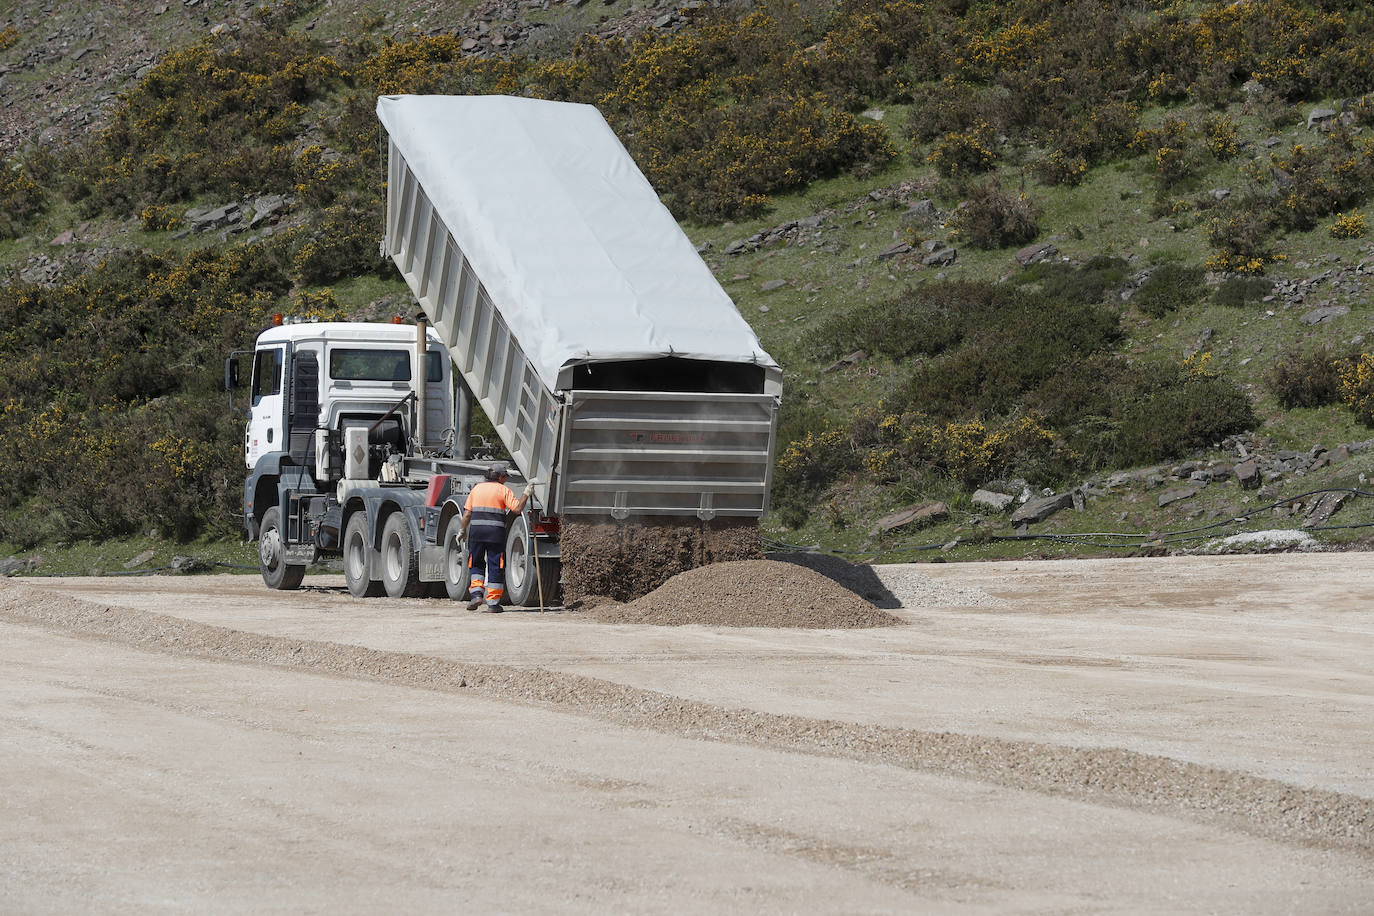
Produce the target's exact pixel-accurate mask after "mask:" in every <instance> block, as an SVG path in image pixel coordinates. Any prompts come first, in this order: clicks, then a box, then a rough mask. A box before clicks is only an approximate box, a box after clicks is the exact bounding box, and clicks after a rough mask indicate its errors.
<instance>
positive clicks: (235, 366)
mask: <svg viewBox="0 0 1374 916" xmlns="http://www.w3.org/2000/svg"><path fill="white" fill-rule="evenodd" d="M252 354H253V351H252V350H235V351H234V352H232V353H230V354H229V358H228V359H226V360H225V361H224V390H225V391H227V392H229V410H230V412H231V413H232V412H234V392H235V391H236V390H238V389H239V388H241V387H242V386H243V382H242V380H241V379H240V378H239V360H240V359H242V358H243V357H244V356H251V355H252Z"/></svg>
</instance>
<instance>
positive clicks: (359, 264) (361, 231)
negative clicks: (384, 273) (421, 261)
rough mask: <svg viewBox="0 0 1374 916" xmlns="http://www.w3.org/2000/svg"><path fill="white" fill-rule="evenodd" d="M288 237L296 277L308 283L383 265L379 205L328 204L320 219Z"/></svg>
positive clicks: (303, 282)
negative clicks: (379, 239) (379, 241)
mask: <svg viewBox="0 0 1374 916" xmlns="http://www.w3.org/2000/svg"><path fill="white" fill-rule="evenodd" d="M288 241H289V243H290V245H291V249H292V251H291V266H292V268H293V270H294V271H295V275H296V279H297V281H298V282H300V283H302V284H304V285H306V286H320V285H323V284H326V283H333V282H334V281H335V280H339V279H342V278H344V277H352V276H357V275H359V274H365V273H369V272H371V271H375V270H377V269H378V268H379V267H381V266H382V262H381V260H380V258H379V256H378V254H377V210H376V209H375V207H365V206H361V205H359V204H357V203H351V204H336V205H335V206H332V207H328V208H326V209H325V211H324V214H323V217H322V219H320V221H319V222H318V223H316V224H315V225H313V226H311V227H310V228H308V229H297V230H294V231H293V232H292V234H291V235H290V236H289V239H288Z"/></svg>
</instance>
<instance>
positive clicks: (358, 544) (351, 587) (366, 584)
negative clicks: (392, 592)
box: [343, 512, 383, 598]
mask: <svg viewBox="0 0 1374 916" xmlns="http://www.w3.org/2000/svg"><path fill="white" fill-rule="evenodd" d="M343 567H344V579H345V580H347V582H348V591H349V592H350V593H351V594H352V595H353V597H355V598H376V597H378V596H380V595H381V594H382V593H383V589H382V583H380V582H377V581H375V580H374V579H373V578H372V544H371V543H369V541H368V537H367V513H366V512H354V513H353V515H351V516H350V517H349V519H348V528H347V529H345V531H344V541H343Z"/></svg>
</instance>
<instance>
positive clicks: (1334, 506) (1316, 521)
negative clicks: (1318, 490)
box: [1302, 492, 1351, 528]
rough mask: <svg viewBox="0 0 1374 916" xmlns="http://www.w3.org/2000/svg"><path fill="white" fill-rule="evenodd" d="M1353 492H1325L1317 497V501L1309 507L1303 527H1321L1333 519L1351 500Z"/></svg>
mask: <svg viewBox="0 0 1374 916" xmlns="http://www.w3.org/2000/svg"><path fill="white" fill-rule="evenodd" d="M1350 497H1351V494H1350V493H1349V492H1345V493H1323V494H1321V495H1320V496H1318V497H1317V499H1316V501H1315V502H1313V503H1312V504H1311V505H1310V506H1308V507H1307V514H1306V515H1305V516H1304V517H1303V520H1302V527H1304V528H1319V527H1321V526H1322V525H1325V524H1326V523H1327V522H1329V521H1331V516H1333V515H1335V514H1336V513H1337V512H1338V511H1339V510H1340V508H1341V506H1344V505H1345V504H1346V503H1348V502H1349V501H1350Z"/></svg>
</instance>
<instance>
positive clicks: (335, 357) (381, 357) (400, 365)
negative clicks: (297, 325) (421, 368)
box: [329, 349, 444, 382]
mask: <svg viewBox="0 0 1374 916" xmlns="http://www.w3.org/2000/svg"><path fill="white" fill-rule="evenodd" d="M425 357H426V360H425V362H426V366H425V368H426V370H427V371H426V372H425V381H429V382H438V381H442V380H443V377H444V369H443V362H442V359H443V354H441V353H438V352H434V351H431V352H429V353H426V354H425ZM329 377H330V378H332V379H335V380H336V381H342V382H408V381H410V351H409V350H349V349H334V350H331V351H330V352H329Z"/></svg>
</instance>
